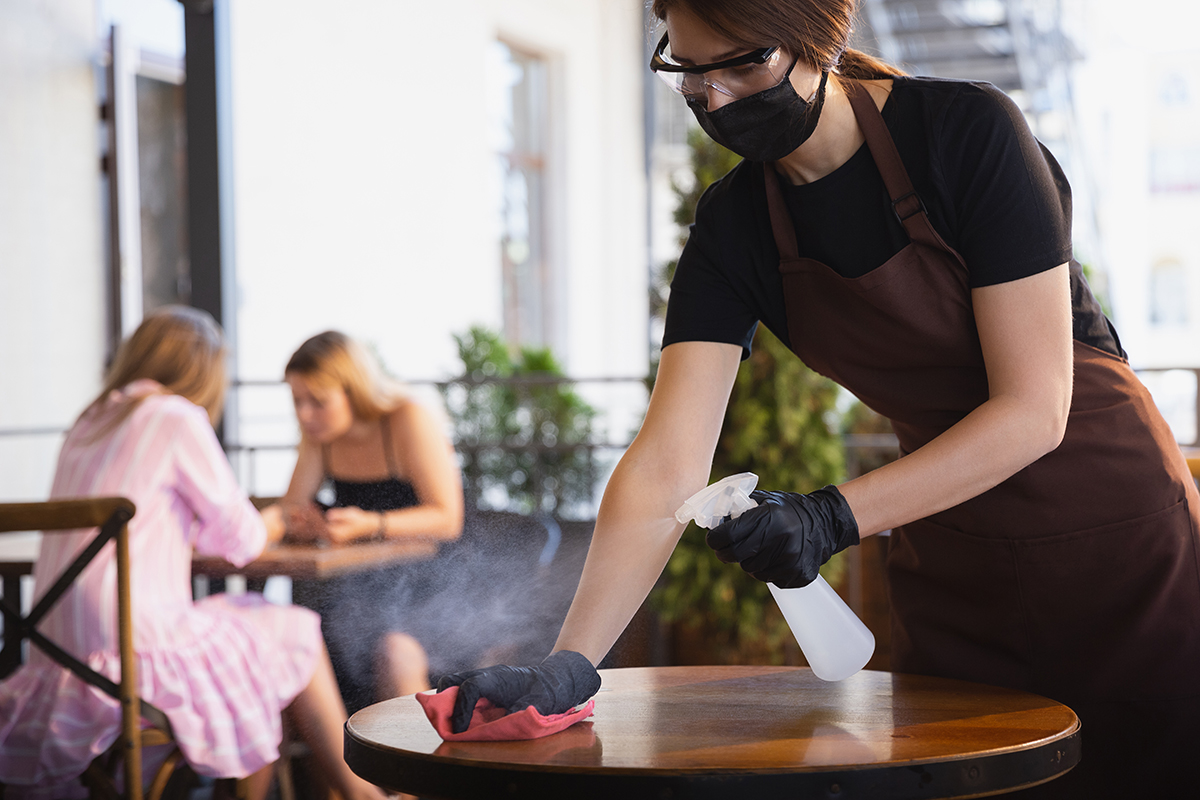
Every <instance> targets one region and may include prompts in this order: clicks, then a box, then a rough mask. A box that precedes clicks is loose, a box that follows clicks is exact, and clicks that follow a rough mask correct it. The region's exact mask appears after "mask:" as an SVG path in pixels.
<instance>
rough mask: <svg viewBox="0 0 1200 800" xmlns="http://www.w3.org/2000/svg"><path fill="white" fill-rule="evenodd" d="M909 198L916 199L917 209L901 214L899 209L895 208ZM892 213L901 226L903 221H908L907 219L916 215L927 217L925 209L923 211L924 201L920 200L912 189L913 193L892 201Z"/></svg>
mask: <svg viewBox="0 0 1200 800" xmlns="http://www.w3.org/2000/svg"><path fill="white" fill-rule="evenodd" d="M910 197H912V198H914V199H916V201H917V207H916V208H914V209H913V210H912V211H910V212H908V213H907V214H901V213H900V209H899V208H897V206H899V205H900V204H901V203H903V202H904V201H905V200H907V199H908V198H910ZM892 213H893V214H895V215H896V219H897V220H898V221H899V222H900V224H901V225H903V224H904V221H905V220H906V219H908V218H909V217H915V216H916V215H917V214H926V215H927V214H928V213H929V212H928V211H926V209H925V201H924V200H922V199H921V196H920V195H919V194H917V192H916V190H915V189H914V190H913V191H911V192H908V193H907V194H902V195H900V196H899V197H897V198H896V199H895V200H893V201H892Z"/></svg>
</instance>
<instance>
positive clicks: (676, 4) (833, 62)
mask: <svg viewBox="0 0 1200 800" xmlns="http://www.w3.org/2000/svg"><path fill="white" fill-rule="evenodd" d="M857 6H858V2H857V0H653V1H652V4H651V7H650V11H651V13H652V14H654V16H656V17H657V18H658V19H660V20H663V21H666V18H667V14H669V13H670V12H671V10H672V9H675V8H682V9H685V10H687V11H689V12H690V13H692V14H694V15H695V16H696V18H697V19H699V20H700V21H701V22H703V23H704V24H705V25H707V26H708V27H710V28H712V29H713V30H714V31H716V32H717V33H719V34H720V35H721V36H723V37H724V38H726V39H728V40H729V41H730V42H732V43H733V44H735V45H737V46H739V47H744V48H745V49H747V50H753V49H756V48H759V47H766V46H768V45H781V46H782V47H783V48H784V49H786V50H787V51H788V52H789V53H792V54H793V55H796V56H798V57H799V58H800V59H801V60H802V61H804V62H805V63H806V64H808V65H809V66H811V67H813V68H815V69H819V70H831V71H835V72H836V73H837V74H838V75H842V76H844V77H847V78H856V79H871V78H886V77H889V76H892V75H903V74H904V72H903V71H902V70H901V69H899V68H898V67H895V66H892V65H891V64H889V63H887V62H886V61H881V60H879V59H877V58H875V57H873V56H870V55H867V54H866V53H863V52H861V51H859V50H854V49H852V48H850V47H849V46H848V45H849V42H850V33H851V31H853V29H854V14H855V11H856V10H857Z"/></svg>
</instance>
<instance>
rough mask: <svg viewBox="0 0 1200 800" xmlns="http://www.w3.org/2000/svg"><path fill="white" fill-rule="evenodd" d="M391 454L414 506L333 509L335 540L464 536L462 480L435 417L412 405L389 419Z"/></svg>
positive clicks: (331, 523) (331, 521)
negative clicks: (411, 492)
mask: <svg viewBox="0 0 1200 800" xmlns="http://www.w3.org/2000/svg"><path fill="white" fill-rule="evenodd" d="M389 422H390V425H389V426H388V427H389V428H390V430H391V432H392V445H393V449H394V452H396V453H398V454H403V455H402V457H403V460H404V464H405V465H406V466H407V470H406V471H407V473H408V479H409V480H410V481H411V482H412V485H413V489H414V490H415V491H416V494H417V499H418V501H419V504H418V505H415V506H410V507H408V508H399V509H395V510H393V511H383V512H378V511H363V510H362V509H360V508H331V509H329V511H327V512H326V514H325V517H326V519H327V520H328V523H329V538H330V539H331V540H332V541H334V542H346V541H351V540H353V539H360V538H364V537H369V536H374V535H376V534H382V535H383V536H384V537H385V538H388V539H405V538H420V539H434V540H437V541H450V540H451V539H457V538H458V537H459V535H460V534H461V533H462V525H463V495H462V477H461V474H460V472H459V469H458V463H457V461H456V460H455V457H454V447H453V445H451V444H450V440H449V439H447V438H446V436H445V434H444V433H442V430H441V428H440V426H439V424H438V422H437V421H436V420H435V419H434V416H433V415H432V414H431V413H429V411H428V410H427V409H426V408H425V407H423V406H422V405H421V404H420V403H418V402H416V401H412V400H410V401H408V402H405V403H404V404H403V405H401V406H400V408H398V409H396V410H395V411H393V412H392V414H391V416H390V417H389Z"/></svg>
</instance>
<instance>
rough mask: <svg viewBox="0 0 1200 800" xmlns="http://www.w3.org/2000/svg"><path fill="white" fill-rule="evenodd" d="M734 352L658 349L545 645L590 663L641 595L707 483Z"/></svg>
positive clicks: (685, 346) (708, 345) (716, 347)
mask: <svg viewBox="0 0 1200 800" xmlns="http://www.w3.org/2000/svg"><path fill="white" fill-rule="evenodd" d="M740 359H741V348H740V347H737V346H735V345H729V344H716V343H713V342H680V343H677V344H673V345H670V346H669V347H667V348H665V349H664V350H663V353H662V360H661V361H660V363H659V367H658V377H657V379H656V380H655V384H654V393H653V395H652V396H651V398H650V406H649V408H648V409H647V411H646V419H645V421H644V422H643V423H642V428H641V431H640V432H639V433H638V435H637V437H636V438H635V439H634V441H633V444H632V445H630V447H629V450H628V451H626V453H625V455H624V456H623V457H622V458H621V461H620V463H619V464H618V465H617V468H616V470H615V471H614V472H613V475H612V478H611V479H610V480H609V482H608V486H607V487H606V488H605V491H604V499H603V500H602V501H601V504H600V511H599V513H598V515H597V518H596V529H595V532H594V533H593V535H592V544H591V547H590V548H589V550H588V555H587V561H586V563H585V564H584V567H583V576H582V577H581V579H580V582H579V588H578V590H577V591H576V593H575V599H574V600H573V601H572V603H571V609H570V611H569V612H568V613H567V618H566V621H565V622H564V623H563V627H562V631H561V632H560V633H559V636H558V642H557V643H556V644H555V646H554V649H555V650H575V651H578V652H580V653H582V654H583V655H585V656H586V657H587V658H588V659H589V660H590V661H591V662H592V663H593V664H596V663H599V661H600V659H602V658H603V657H604V654H605V653H607V652H608V650H609V648H611V647H612V645H613V642H615V641H616V640H617V637H618V636H620V634H621V631H623V630H624V629H625V626H626V625H628V624H629V620H630V619H632V618H633V615H634V613H635V612H636V611H637V609H638V607H639V606H640V605H641V604H642V601H643V600H645V598H646V595H648V594H649V593H650V589H651V588H652V587H653V586H654V582H655V581H656V580H657V579H658V576H659V574H660V573H661V572H662V570H663V567H664V566H666V563H667V559H668V558H669V557H670V555H671V552H672V551H673V550H674V549H675V545H676V543H678V541H679V537H680V535H681V534H682V533H683V528H684V526H683V525H680V524H679V523H678V522H676V520H675V511H676V509H678V508H679V506H680V505H682V503H683V501H684V500H686V499H687V498H688V497H690V496H691V495H693V494H695V493H696V492H697V491H699V490H700V489H701V488H702V487H704V486H705V485H706V484H707V483H708V476H709V471H710V469H711V468H712V458H713V452H714V450H715V449H716V446H717V437H718V436H719V435H720V433H721V423H722V420H723V419H724V415H725V406H726V404H727V403H728V402H729V392H730V390H731V389H732V387H733V379H734V377H735V376H736V375H737V368H738V364H739V362H740Z"/></svg>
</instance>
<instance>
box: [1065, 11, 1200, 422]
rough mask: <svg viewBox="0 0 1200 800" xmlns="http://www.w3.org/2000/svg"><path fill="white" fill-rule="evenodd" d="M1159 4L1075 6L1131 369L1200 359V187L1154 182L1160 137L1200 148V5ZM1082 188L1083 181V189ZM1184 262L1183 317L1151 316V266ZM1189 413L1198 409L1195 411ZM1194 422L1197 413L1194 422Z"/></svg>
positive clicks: (1083, 117) (1082, 120) (1102, 218)
mask: <svg viewBox="0 0 1200 800" xmlns="http://www.w3.org/2000/svg"><path fill="white" fill-rule="evenodd" d="M1151 5H1152V6H1154V8H1155V13H1147V14H1130V13H1129V10H1128V5H1127V4H1125V3H1119V2H1112V3H1085V4H1082V5H1080V7H1079V12H1080V13H1079V15H1078V19H1079V25H1080V29H1081V32H1082V43H1083V46H1084V48H1085V52H1084V58H1083V60H1082V61H1081V62H1079V64H1078V66H1077V69H1076V77H1075V87H1076V101H1077V111H1078V115H1079V127H1080V131H1081V138H1082V144H1083V146H1084V148H1085V150H1086V158H1087V159H1088V161H1089V163H1090V166H1091V173H1092V175H1093V176H1094V181H1095V187H1094V189H1095V205H1096V212H1097V227H1098V230H1099V235H1100V240H1101V245H1102V248H1101V251H1100V252H1099V253H1098V254H1097V257H1098V260H1099V261H1100V262H1101V263H1099V264H1098V265H1097V266H1099V267H1100V268H1102V269H1103V270H1105V271H1106V272H1107V273H1108V286H1109V300H1110V302H1111V305H1112V311H1113V317H1114V322H1115V324H1116V326H1117V330H1118V331H1119V333H1120V335H1121V339H1122V342H1123V344H1124V345H1125V348H1126V350H1128V352H1129V357H1130V362H1131V363H1132V364H1133V366H1134V367H1135V368H1149V367H1171V366H1200V243H1198V241H1197V238H1196V219H1197V214H1200V192H1195V191H1192V192H1159V193H1155V192H1152V191H1151V179H1150V178H1151V176H1150V157H1151V151H1152V149H1153V148H1154V147H1155V146H1156V145H1162V144H1178V145H1185V146H1191V147H1194V148H1196V149H1200V80H1197V79H1196V78H1195V66H1194V65H1195V63H1196V59H1197V58H1200V44H1198V43H1197V40H1196V31H1197V29H1198V28H1200V6H1197V5H1196V4H1195V3H1193V2H1191V0H1156V2H1155V3H1152V4H1151ZM1173 74H1174V75H1180V76H1186V77H1187V78H1188V85H1189V86H1188V88H1189V95H1190V96H1189V98H1188V102H1187V104H1186V105H1185V106H1184V107H1182V108H1180V107H1174V108H1171V107H1167V106H1165V105H1164V103H1163V101H1162V92H1163V91H1164V87H1165V85H1166V83H1167V81H1168V79H1170V78H1171V76H1172V75H1173ZM1081 190H1085V189H1081ZM1163 259H1176V260H1179V261H1180V262H1182V263H1183V264H1184V265H1185V269H1186V271H1187V281H1186V284H1185V286H1184V289H1183V291H1184V292H1185V293H1186V295H1187V303H1188V305H1189V308H1190V310H1191V312H1192V313H1191V319H1190V320H1189V322H1188V324H1186V325H1155V324H1153V323H1152V321H1151V302H1152V298H1151V291H1150V290H1151V277H1150V276H1151V267H1152V266H1153V265H1154V264H1155V263H1156V262H1159V261H1161V260H1163ZM1193 415H1194V411H1193ZM1192 424H1193V426H1194V421H1193V422H1192Z"/></svg>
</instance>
